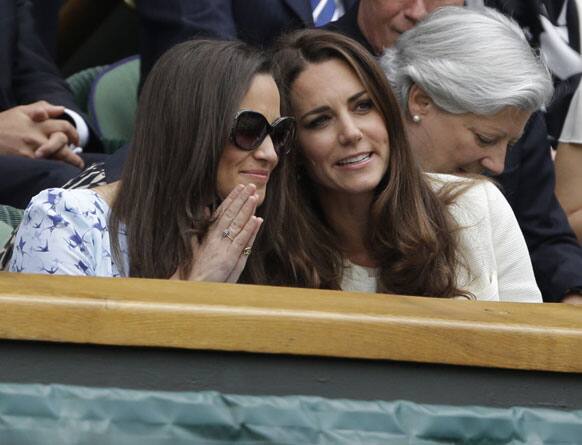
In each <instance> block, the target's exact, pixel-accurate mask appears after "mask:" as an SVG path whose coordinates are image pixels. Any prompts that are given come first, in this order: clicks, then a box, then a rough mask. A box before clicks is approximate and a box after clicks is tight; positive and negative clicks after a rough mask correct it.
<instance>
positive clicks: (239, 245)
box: [9, 40, 294, 282]
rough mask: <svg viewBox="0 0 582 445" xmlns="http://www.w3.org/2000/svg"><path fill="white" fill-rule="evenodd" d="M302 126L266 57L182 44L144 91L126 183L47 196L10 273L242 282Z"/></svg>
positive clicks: (30, 216) (21, 237)
mask: <svg viewBox="0 0 582 445" xmlns="http://www.w3.org/2000/svg"><path fill="white" fill-rule="evenodd" d="M293 131H294V121H293V119H292V118H288V117H280V98H279V91H278V89H277V85H276V83H275V81H274V79H273V76H272V74H271V67H270V62H269V60H268V58H266V57H265V56H264V55H263V54H261V53H260V52H258V51H256V50H254V49H252V48H250V47H248V46H247V45H245V44H243V43H240V42H220V41H204V40H200V41H189V42H185V43H182V44H180V45H178V46H176V47H174V48H173V49H171V50H170V51H168V52H167V53H166V54H165V55H164V56H163V57H162V58H161V59H160V60H159V62H158V63H157V64H156V66H155V67H154V69H153V70H152V72H151V73H150V75H149V76H148V79H147V80H146V82H145V84H144V87H143V90H142V92H141V96H140V102H139V106H138V111H137V116H136V124H135V131H134V135H133V139H132V143H131V150H130V152H129V155H128V159H127V161H126V164H125V166H124V171H123V174H122V176H121V180H120V181H118V182H114V183H111V184H108V185H105V186H101V187H97V188H95V189H91V190H64V189H49V190H46V191H44V192H42V193H41V194H39V195H37V196H36V197H35V198H34V199H33V200H32V201H31V203H30V205H29V206H28V208H27V210H26V212H25V214H24V217H23V224H22V225H21V227H20V229H19V232H18V235H17V239H16V242H15V248H14V253H13V256H12V258H11V261H10V264H9V269H10V270H11V271H18V272H31V273H49V274H72V275H100V276H132V277H146V278H174V279H184V280H204V281H228V282H236V281H238V279H239V276H240V274H241V272H242V270H243V269H244V267H245V265H246V262H247V259H248V258H249V255H250V252H251V248H252V246H253V242H254V240H255V237H256V236H257V233H258V231H259V229H260V227H261V224H262V222H263V219H262V217H261V216H260V215H261V213H260V212H259V211H257V210H256V209H257V207H259V206H261V204H262V203H263V201H264V200H265V197H266V196H268V194H267V187H268V185H269V186H270V184H271V183H272V182H274V181H275V182H276V178H273V177H272V176H276V175H273V172H274V169H275V167H276V166H277V163H278V161H279V156H280V155H282V154H284V152H285V151H286V150H287V142H288V141H289V140H290V138H291V137H292V135H293Z"/></svg>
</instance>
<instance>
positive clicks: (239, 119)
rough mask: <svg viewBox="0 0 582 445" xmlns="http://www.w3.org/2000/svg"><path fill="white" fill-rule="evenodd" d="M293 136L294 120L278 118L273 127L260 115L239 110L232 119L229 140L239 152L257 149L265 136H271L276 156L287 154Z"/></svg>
mask: <svg viewBox="0 0 582 445" xmlns="http://www.w3.org/2000/svg"><path fill="white" fill-rule="evenodd" d="M294 134H295V119H293V118H292V117H288V116H286V117H280V118H278V119H277V120H276V121H275V122H273V125H271V124H270V123H269V121H268V120H267V119H266V118H265V116H263V115H262V114H261V113H258V112H256V111H251V110H241V111H239V112H238V113H236V115H235V117H234V125H233V126H232V131H231V132H230V140H231V142H232V143H233V144H234V145H236V146H237V147H238V148H240V149H241V150H247V151H251V150H254V149H255V148H258V147H259V146H260V145H261V144H262V143H263V141H264V140H265V138H266V137H267V136H271V140H272V141H273V146H274V147H275V152H276V153H277V155H278V156H280V155H284V154H287V153H289V150H290V149H291V140H292V139H293V136H294Z"/></svg>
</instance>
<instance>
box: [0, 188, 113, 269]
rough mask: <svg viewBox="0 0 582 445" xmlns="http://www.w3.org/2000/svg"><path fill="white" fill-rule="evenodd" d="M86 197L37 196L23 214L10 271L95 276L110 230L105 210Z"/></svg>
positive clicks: (81, 192)
mask: <svg viewBox="0 0 582 445" xmlns="http://www.w3.org/2000/svg"><path fill="white" fill-rule="evenodd" d="M87 193H88V192H87V191H84V190H76V191H69V190H63V189H48V190H45V191H43V192H41V193H40V194H38V195H37V196H35V197H34V198H33V199H32V201H31V202H30V204H29V205H28V207H27V209H26V211H25V212H24V215H23V219H22V223H21V226H20V228H19V230H18V233H17V235H16V240H15V244H14V252H13V254H12V258H11V260H10V263H9V270H10V271H12V272H26V273H40V274H51V275H53V274H58V275H95V274H96V273H95V268H96V260H97V258H96V257H99V256H100V255H101V254H100V253H99V249H100V248H101V246H102V242H101V240H102V238H103V234H104V233H106V232H107V229H106V226H105V215H104V214H103V212H102V209H101V208H100V206H99V204H98V203H97V202H96V200H94V199H90V198H91V197H92V195H88V194H87Z"/></svg>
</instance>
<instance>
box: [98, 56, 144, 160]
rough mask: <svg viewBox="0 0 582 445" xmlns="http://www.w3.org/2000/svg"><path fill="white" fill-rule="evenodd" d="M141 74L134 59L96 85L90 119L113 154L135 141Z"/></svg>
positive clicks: (101, 77) (106, 73)
mask: <svg viewBox="0 0 582 445" xmlns="http://www.w3.org/2000/svg"><path fill="white" fill-rule="evenodd" d="M139 70H140V62H139V59H138V58H131V59H129V60H128V61H125V62H120V63H119V64H114V65H111V66H110V67H108V68H107V69H106V70H105V71H103V72H102V73H100V75H99V76H98V77H97V78H96V79H95V81H94V82H93V85H92V92H91V102H90V104H89V117H90V119H91V120H92V121H93V122H95V123H96V125H97V129H98V131H99V132H100V134H101V137H102V139H103V140H104V141H105V144H104V146H105V150H106V151H107V152H109V153H111V152H113V151H115V149H116V148H118V147H119V146H120V145H122V144H123V143H125V142H128V141H129V140H130V138H131V134H132V131H133V125H134V121H135V112H136V109H137V89H138V84H139V76H140V73H139ZM107 141H109V142H107Z"/></svg>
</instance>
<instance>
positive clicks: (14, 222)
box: [0, 205, 24, 228]
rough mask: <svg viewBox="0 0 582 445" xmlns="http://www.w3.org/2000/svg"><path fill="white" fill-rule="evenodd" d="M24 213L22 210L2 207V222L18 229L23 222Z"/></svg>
mask: <svg viewBox="0 0 582 445" xmlns="http://www.w3.org/2000/svg"><path fill="white" fill-rule="evenodd" d="M23 212H24V211H23V210H21V209H15V208H14V207H10V206H6V205H0V221H2V222H3V223H5V224H7V225H8V226H10V227H12V228H16V227H18V225H19V224H20V221H22V213H23Z"/></svg>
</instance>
